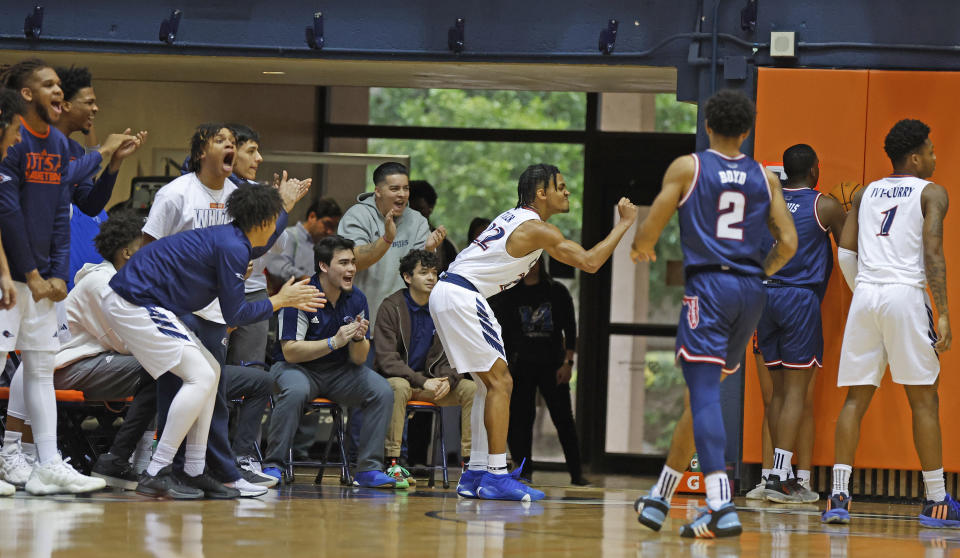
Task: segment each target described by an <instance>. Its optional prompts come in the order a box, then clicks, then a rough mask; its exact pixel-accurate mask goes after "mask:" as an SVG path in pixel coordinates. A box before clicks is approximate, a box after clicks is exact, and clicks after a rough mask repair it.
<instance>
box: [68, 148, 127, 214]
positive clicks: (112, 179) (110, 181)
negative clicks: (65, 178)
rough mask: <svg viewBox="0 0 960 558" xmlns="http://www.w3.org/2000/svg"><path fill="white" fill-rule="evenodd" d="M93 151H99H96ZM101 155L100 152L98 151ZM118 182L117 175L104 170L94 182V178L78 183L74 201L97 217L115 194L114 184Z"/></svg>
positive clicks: (83, 209) (87, 212)
mask: <svg viewBox="0 0 960 558" xmlns="http://www.w3.org/2000/svg"><path fill="white" fill-rule="evenodd" d="M93 153H97V152H96V151H94V152H93ZM97 154H98V155H99V153H97ZM116 182H117V175H116V174H114V173H111V172H107V171H103V172H102V173H100V178H98V179H97V181H96V182H93V178H92V177H91V178H89V179H87V180H84V181H81V182H79V183H77V186H76V188H74V190H73V203H75V204H76V205H77V207H79V208H80V211H83V212H84V213H86V214H87V215H89V216H90V217H96V216H97V215H99V214H100V212H101V211H103V208H104V207H106V206H107V202H108V201H110V196H111V195H113V186H114V184H116Z"/></svg>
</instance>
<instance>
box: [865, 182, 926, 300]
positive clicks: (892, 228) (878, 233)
mask: <svg viewBox="0 0 960 558" xmlns="http://www.w3.org/2000/svg"><path fill="white" fill-rule="evenodd" d="M929 183H930V182H929V181H927V180H923V179H921V178H917V177H915V176H889V177H886V178H882V179H880V180H877V181H876V182H873V183H871V184H870V185H869V186H867V187H866V188H865V189H864V190H863V195H862V196H861V198H860V211H859V213H858V214H857V221H858V224H859V236H858V240H857V243H858V250H857V251H858V269H857V283H881V284H890V283H897V284H903V285H912V286H915V287H920V288H923V287H924V286H926V283H927V276H926V272H925V269H924V265H923V208H922V207H921V204H920V196H921V195H922V193H923V189H924V187H926V185H927V184H929Z"/></svg>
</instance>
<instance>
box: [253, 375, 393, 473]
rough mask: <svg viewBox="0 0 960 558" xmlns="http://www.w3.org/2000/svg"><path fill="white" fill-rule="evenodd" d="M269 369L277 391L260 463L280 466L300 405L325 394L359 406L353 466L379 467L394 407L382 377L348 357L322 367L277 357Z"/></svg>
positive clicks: (390, 394) (298, 422)
mask: <svg viewBox="0 0 960 558" xmlns="http://www.w3.org/2000/svg"><path fill="white" fill-rule="evenodd" d="M270 371H271V372H272V373H273V374H274V382H275V385H274V389H275V391H276V394H277V395H276V397H275V399H274V408H273V416H272V417H271V418H270V430H269V441H268V446H267V455H266V457H265V458H264V461H263V464H264V466H274V467H282V466H283V463H284V462H285V461H286V460H287V458H288V456H289V451H290V444H291V443H293V436H294V434H296V432H297V425H299V424H300V417H301V416H302V415H303V409H304V406H305V405H306V404H307V403H309V402H310V401H313V400H314V399H316V398H317V397H326V398H327V399H330V400H332V401H335V402H336V403H337V404H338V405H340V406H342V407H359V408H360V409H363V426H362V428H361V430H360V447H359V451H358V455H357V471H359V472H363V471H382V470H383V443H384V439H385V438H386V435H387V424H388V423H389V422H390V414H391V412H392V411H393V389H391V388H390V384H388V383H387V380H386V379H385V378H384V377H383V376H381V375H380V374H377V373H376V372H374V371H373V370H370V369H369V368H367V367H366V366H363V365H356V364H353V363H351V362H349V361H348V362H346V363H344V364H342V365H338V366H337V367H336V368H331V369H327V370H323V371H314V370H308V369H306V368H304V367H302V366H298V365H296V364H290V363H288V362H283V361H281V362H278V363H276V364H274V365H273V368H271V369H270Z"/></svg>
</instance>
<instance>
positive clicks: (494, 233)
mask: <svg viewBox="0 0 960 558" xmlns="http://www.w3.org/2000/svg"><path fill="white" fill-rule="evenodd" d="M483 232H484V233H490V234H487V235H486V236H484V237H483V238H478V239H476V240H474V241H473V243H474V244H476V245H477V246H479V247H480V248H481V249H482V250H483V251H484V252H486V251H487V249H488V248H490V243H491V242H493V241H494V240H500V239H501V238H503V235H504V233H505V232H506V231H504V230H503V227H501V226H500V225H496V224H494V225H491V226H490V227H489V228H488V229H487V230H485V231H483Z"/></svg>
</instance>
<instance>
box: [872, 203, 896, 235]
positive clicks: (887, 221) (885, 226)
mask: <svg viewBox="0 0 960 558" xmlns="http://www.w3.org/2000/svg"><path fill="white" fill-rule="evenodd" d="M897 207H899V206H896V205H895V206H893V207H891V208H890V209H888V210H886V211H881V212H880V214H881V215H883V222H882V223H880V232H879V233H877V236H890V227H892V226H893V218H894V217H896V216H897Z"/></svg>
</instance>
